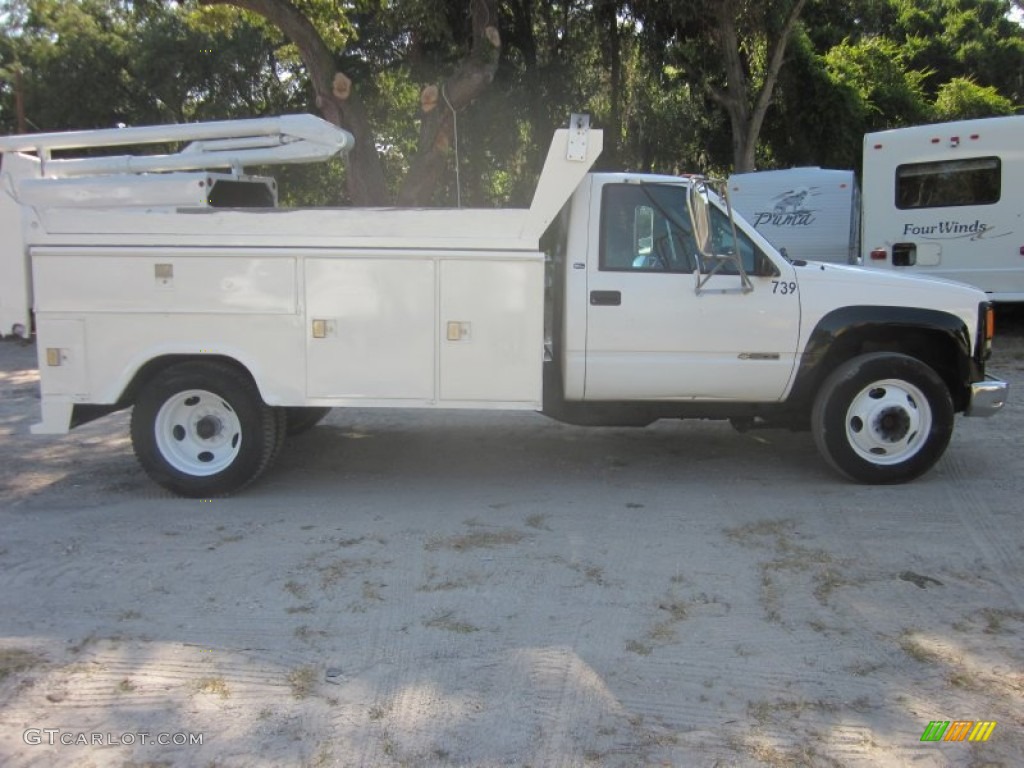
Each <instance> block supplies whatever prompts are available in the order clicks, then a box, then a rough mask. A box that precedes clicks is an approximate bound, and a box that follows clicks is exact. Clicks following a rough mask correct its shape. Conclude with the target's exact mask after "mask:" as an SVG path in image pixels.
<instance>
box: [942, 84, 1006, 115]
mask: <svg viewBox="0 0 1024 768" xmlns="http://www.w3.org/2000/svg"><path fill="white" fill-rule="evenodd" d="M1013 113H1014V108H1013V102H1011V101H1010V100H1009V99H1008V98H1006V97H1005V96H1002V95H1000V94H999V92H998V91H997V90H996V89H995V88H993V87H992V86H990V85H988V86H981V85H978V84H977V83H975V82H974V81H973V80H970V79H968V78H965V77H954V78H953V79H952V80H950V81H949V82H948V83H945V84H943V86H942V87H941V88H940V89H939V94H938V96H936V97H935V118H936V119H937V120H966V119H969V118H974V117H996V116H998V115H1012V114H1013Z"/></svg>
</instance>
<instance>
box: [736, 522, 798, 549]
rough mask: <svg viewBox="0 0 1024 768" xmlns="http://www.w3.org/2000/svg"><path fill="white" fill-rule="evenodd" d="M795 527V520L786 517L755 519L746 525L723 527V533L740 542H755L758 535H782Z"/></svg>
mask: <svg viewBox="0 0 1024 768" xmlns="http://www.w3.org/2000/svg"><path fill="white" fill-rule="evenodd" d="M795 527H796V521H795V520H790V519H787V518H780V519H777V520H756V521H754V522H753V523H747V524H746V525H738V526H734V527H732V528H726V529H725V535H726V536H728V537H729V538H730V539H732V540H733V541H736V542H738V543H740V544H747V545H749V544H757V542H756V541H754V539H755V537H758V536H784V535H785V534H787V533H789V532H790V531H792V530H793V529H794V528H795Z"/></svg>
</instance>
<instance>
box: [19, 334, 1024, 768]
mask: <svg viewBox="0 0 1024 768" xmlns="http://www.w3.org/2000/svg"><path fill="white" fill-rule="evenodd" d="M34 368H35V357H34V350H33V349H32V348H31V347H28V346H22V345H21V344H19V343H14V342H3V343H0V764H2V765H4V766H8V767H14V766H70V765H74V766H124V767H126V768H127V767H129V766H137V767H138V766H151V767H154V768H155V767H157V766H199V767H208V768H213V767H214V766H333V765H339V766H348V765H351V766H536V767H539V766H636V765H652V766H662V765H667V766H890V765H891V766H903V765H909V766H915V767H916V766H922V767H923V766H978V767H980V766H1005V767H1006V768H1009V767H1010V766H1021V765H1024V674H1022V672H1024V642H1022V640H1021V638H1022V636H1024V569H1022V563H1024V515H1022V509H1024V439H1022V435H1024V324H1022V323H1019V322H1018V323H1017V326H1016V328H1012V329H1011V332H1010V333H1008V334H1006V335H1004V336H1003V337H1001V338H1000V339H999V340H998V345H997V349H996V355H995V358H994V360H993V363H992V365H991V370H992V371H993V372H994V373H996V374H997V375H1000V376H1003V377H1005V378H1007V379H1009V380H1010V381H1011V383H1012V386H1014V387H1015V391H1014V392H1013V395H1012V397H1011V403H1010V404H1009V406H1008V407H1007V409H1006V410H1005V412H1004V413H1002V414H1001V415H1000V416H998V417H996V418H993V419H989V420H977V419H963V418H958V420H957V431H956V433H955V436H954V438H953V441H952V444H951V446H950V448H949V450H948V452H947V453H946V455H945V457H944V458H943V459H942V461H941V462H940V463H939V465H938V466H937V467H936V468H935V469H934V470H933V471H932V472H931V473H930V474H928V475H927V476H925V477H924V478H921V479H920V480H918V481H916V482H914V483H912V484H909V485H906V486H901V487H894V488H890V487H884V488H883V487H865V486H858V485H853V484H850V483H848V482H845V481H844V480H842V479H840V478H838V477H837V476H835V475H834V474H832V472H831V471H830V470H829V469H828V468H827V467H826V466H825V464H824V462H823V461H822V460H821V459H819V457H818V456H817V454H816V452H815V450H814V447H813V444H812V440H811V438H810V436H809V435H807V434H790V433H788V432H776V431H762V432H753V433H749V434H743V435H741V434H738V433H736V432H734V431H732V430H731V429H730V428H729V427H728V426H727V425H725V424H717V423H694V422H691V423H659V424H658V425H655V426H653V427H651V428H648V429H644V430H628V429H583V428H572V427H567V426H563V425H559V424H556V423H554V422H551V421H548V420H545V419H544V418H543V417H541V416H539V415H536V414H514V413H512V414H510V413H455V414H452V413H437V412H433V413H422V412H421V413H416V412H410V411H383V410H373V411H360V412H340V411H335V412H334V413H332V415H331V416H330V417H329V418H328V419H327V421H326V422H325V423H324V424H323V425H321V426H320V427H317V428H316V429H314V430H312V431H311V432H309V433H308V434H306V435H303V436H301V437H297V438H295V439H294V440H293V441H292V442H290V443H289V445H288V446H287V448H286V450H285V453H284V455H283V456H282V459H281V461H280V463H279V464H278V465H277V466H276V468H275V469H274V470H272V471H271V473H269V474H268V475H267V476H266V477H265V478H264V479H263V480H261V481H260V482H259V483H258V484H257V485H255V486H253V487H251V488H250V489H248V490H247V491H246V492H245V493H244V494H243V495H241V496H238V497H236V498H232V499H227V500H218V501H215V502H201V501H186V500H181V499H177V498H173V497H170V496H169V495H167V494H165V493H163V492H162V491H160V490H159V489H158V488H156V487H155V486H153V485H152V484H151V483H150V482H149V481H148V480H147V479H146V478H145V476H144V475H143V473H142V471H141V470H140V469H139V468H138V466H137V465H136V463H135V460H134V457H133V456H132V451H131V446H130V444H129V441H128V438H127V416H126V415H125V414H116V415H113V416H110V417H107V418H105V419H103V420H101V421H98V422H95V423H93V424H91V425H88V426H86V427H83V428H81V429H79V430H75V431H74V432H72V433H71V434H70V435H67V436H64V437H59V438H55V437H32V436H30V435H29V434H28V427H29V425H30V424H31V423H32V422H33V421H34V420H36V418H37V412H36V409H37V406H38V400H37V394H36V384H37V373H36V371H35V370H34ZM934 720H941V721H957V720H961V721H995V722H996V723H997V725H996V727H995V729H994V730H993V731H992V733H991V736H990V738H989V740H988V741H987V742H985V743H968V742H960V743H954V742H940V743H931V742H922V741H921V736H922V733H923V732H924V730H925V728H926V727H927V726H928V724H929V722H930V721H934ZM200 740H201V744H200V743H194V742H197V741H200ZM158 741H162V742H166V743H157V742H158ZM182 742H184V743H182ZM189 742H193V743H189Z"/></svg>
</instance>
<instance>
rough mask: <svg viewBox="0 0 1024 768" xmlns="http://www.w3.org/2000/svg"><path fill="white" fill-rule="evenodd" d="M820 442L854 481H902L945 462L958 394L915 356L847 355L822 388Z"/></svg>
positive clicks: (815, 418) (817, 422) (816, 429)
mask: <svg viewBox="0 0 1024 768" xmlns="http://www.w3.org/2000/svg"><path fill="white" fill-rule="evenodd" d="M811 430H812V432H813V434H814V442H815V444H816V445H817V446H818V450H819V451H820V452H821V455H822V456H823V457H824V458H825V460H826V461H827V462H828V463H829V464H830V465H831V466H832V467H833V468H835V469H836V470H837V471H838V472H840V473H842V474H844V475H846V476H847V477H849V478H850V479H852V480H856V481H857V482H861V483H870V484H877V485H882V484H892V483H904V482H907V481H908V480H912V479H914V478H915V477H917V476H919V475H921V474H923V473H924V472H927V471H928V470H929V469H931V467H932V466H933V465H934V464H935V462H937V461H938V460H939V458H940V457H941V456H942V454H943V453H944V452H945V450H946V446H947V445H949V439H950V437H951V436H952V434H953V400H952V397H951V396H950V393H949V389H948V388H947V387H946V384H945V382H943V381H942V379H941V378H940V377H939V375H938V374H937V373H936V372H935V371H934V370H932V368H930V367H929V366H928V365H926V364H925V363H923V362H921V361H920V360H918V359H917V358H914V357H909V356H908V355H901V354H895V353H891V352H876V353H871V354H867V355H861V356H859V357H855V358H853V359H851V360H847V361H846V362H845V363H843V364H842V365H840V366H839V367H838V368H836V370H834V371H833V372H832V374H831V375H830V376H829V377H828V378H827V379H825V382H824V383H823V384H822V385H821V388H820V389H819V390H818V394H817V397H816V398H815V401H814V408H813V409H812V411H811Z"/></svg>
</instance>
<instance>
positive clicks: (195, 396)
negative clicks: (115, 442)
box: [131, 362, 284, 498]
mask: <svg viewBox="0 0 1024 768" xmlns="http://www.w3.org/2000/svg"><path fill="white" fill-rule="evenodd" d="M131 435H132V446H133V447H134V449H135V456H136V458H137V459H138V461H139V463H140V464H141V465H142V468H143V469H144V470H145V472H146V474H147V475H149V477H150V478H152V479H153V480H154V481H155V482H156V483H158V484H160V485H162V486H163V487H164V488H166V489H168V490H169V491H171V492H173V493H176V494H178V495H179V496H186V497H189V498H212V497H215V496H228V495H230V494H232V493H236V492H237V491H239V490H241V489H242V488H244V487H245V486H246V485H248V484H249V483H251V482H252V481H253V480H255V479H256V478H257V477H259V476H260V475H261V474H263V472H264V471H265V470H266V469H267V467H268V466H270V463H271V461H272V460H273V458H274V457H275V455H276V452H275V451H276V449H277V447H278V446H279V444H280V442H281V441H282V440H283V436H284V418H283V414H282V413H281V412H280V411H279V410H278V409H274V408H270V407H269V406H267V405H266V404H265V403H264V402H263V399H262V398H261V397H260V393H259V391H258V390H257V389H256V385H255V384H254V383H253V381H252V380H251V379H250V378H249V376H248V375H246V373H245V372H244V371H242V370H240V369H238V368H236V367H234V366H232V365H229V364H227V363H221V362H188V363H180V364H178V365H175V366H173V367H171V368H168V369H167V370H165V371H162V372H161V373H160V375H159V376H156V377H154V378H153V379H152V380H151V381H150V382H148V383H147V384H146V385H145V386H144V387H143V389H142V391H141V392H140V394H139V396H138V398H137V399H136V402H135V408H134V409H133V411H132V421H131Z"/></svg>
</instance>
